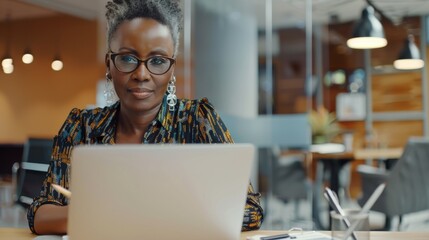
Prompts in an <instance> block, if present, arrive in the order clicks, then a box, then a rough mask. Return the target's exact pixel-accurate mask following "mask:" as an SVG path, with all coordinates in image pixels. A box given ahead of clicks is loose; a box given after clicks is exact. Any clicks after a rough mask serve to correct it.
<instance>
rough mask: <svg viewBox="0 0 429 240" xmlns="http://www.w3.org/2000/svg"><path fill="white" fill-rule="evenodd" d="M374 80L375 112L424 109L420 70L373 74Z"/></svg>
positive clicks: (373, 97) (373, 106)
mask: <svg viewBox="0 0 429 240" xmlns="http://www.w3.org/2000/svg"><path fill="white" fill-rule="evenodd" d="M372 80H373V81H372V83H373V84H372V89H373V90H372V99H373V105H372V108H373V111H374V112H390V111H393V112H395V111H421V110H422V87H421V86H422V80H421V73H420V72H403V73H395V74H383V75H373V76H372Z"/></svg>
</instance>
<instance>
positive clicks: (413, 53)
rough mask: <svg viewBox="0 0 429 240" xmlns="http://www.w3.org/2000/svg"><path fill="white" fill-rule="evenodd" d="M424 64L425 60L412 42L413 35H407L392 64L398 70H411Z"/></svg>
mask: <svg viewBox="0 0 429 240" xmlns="http://www.w3.org/2000/svg"><path fill="white" fill-rule="evenodd" d="M424 65H425V62H424V61H423V60H422V59H421V58H420V52H419V49H418V48H417V46H416V44H415V42H414V36H413V35H409V36H408V38H407V39H406V40H405V43H404V47H403V48H402V50H401V52H400V53H399V57H398V59H397V60H395V61H394V62H393V66H394V67H395V68H396V69H400V70H412V69H419V68H422V67H423V66H424Z"/></svg>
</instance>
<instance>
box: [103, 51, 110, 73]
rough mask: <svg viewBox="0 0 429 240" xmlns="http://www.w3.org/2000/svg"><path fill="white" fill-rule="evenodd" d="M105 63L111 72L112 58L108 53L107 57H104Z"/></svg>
mask: <svg viewBox="0 0 429 240" xmlns="http://www.w3.org/2000/svg"><path fill="white" fill-rule="evenodd" d="M104 63H105V64H106V67H107V70H110V58H109V54H108V53H106V56H105V57H104Z"/></svg>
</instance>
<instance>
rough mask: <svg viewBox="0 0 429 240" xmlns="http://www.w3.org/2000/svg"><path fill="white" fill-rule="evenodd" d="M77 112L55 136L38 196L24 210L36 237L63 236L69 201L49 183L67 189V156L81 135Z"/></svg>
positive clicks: (68, 172)
mask: <svg viewBox="0 0 429 240" xmlns="http://www.w3.org/2000/svg"><path fill="white" fill-rule="evenodd" d="M81 122H82V121H81V116H80V110H78V109H73V110H72V111H71V112H70V114H69V115H68V117H67V119H66V121H65V122H64V124H63V126H62V127H61V129H60V131H59V134H58V135H57V136H55V138H54V143H53V147H52V157H51V161H50V163H49V168H48V172H47V174H46V178H45V180H44V181H43V185H42V190H41V191H40V195H39V196H38V197H36V198H35V199H34V201H33V203H32V204H31V205H30V207H29V208H28V211H27V219H28V225H29V227H30V230H31V231H32V232H33V233H36V234H64V233H66V227H67V210H68V207H66V206H67V205H68V199H67V198H66V197H65V196H63V195H62V194H60V193H58V192H57V191H55V190H54V189H53V188H52V186H51V185H52V184H57V185H60V186H62V187H64V188H66V189H68V188H69V181H70V155H71V151H72V149H73V146H74V145H76V144H77V143H78V142H79V141H80V140H81V139H80V138H81V136H82V127H81Z"/></svg>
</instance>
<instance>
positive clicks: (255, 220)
mask: <svg viewBox="0 0 429 240" xmlns="http://www.w3.org/2000/svg"><path fill="white" fill-rule="evenodd" d="M197 111H198V112H197V121H198V126H197V127H198V130H197V138H196V139H197V140H198V142H200V143H234V140H233V139H232V137H231V134H230V132H229V131H228V129H227V128H226V126H225V124H224V123H223V121H222V119H221V118H220V116H219V114H217V113H216V111H215V110H214V108H213V106H212V105H211V104H210V102H209V101H208V100H207V99H206V98H203V99H201V100H200V102H199V104H198V110H197ZM260 196H261V194H260V193H255V192H254V190H253V187H252V184H251V183H249V187H248V190H247V200H246V206H245V209H244V218H243V225H242V228H241V230H242V231H250V230H257V229H259V228H260V227H261V224H262V221H263V209H262V207H261V204H260V201H259V198H260Z"/></svg>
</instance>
